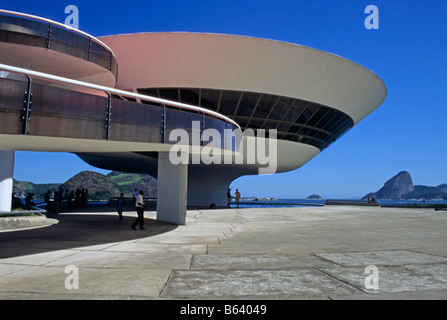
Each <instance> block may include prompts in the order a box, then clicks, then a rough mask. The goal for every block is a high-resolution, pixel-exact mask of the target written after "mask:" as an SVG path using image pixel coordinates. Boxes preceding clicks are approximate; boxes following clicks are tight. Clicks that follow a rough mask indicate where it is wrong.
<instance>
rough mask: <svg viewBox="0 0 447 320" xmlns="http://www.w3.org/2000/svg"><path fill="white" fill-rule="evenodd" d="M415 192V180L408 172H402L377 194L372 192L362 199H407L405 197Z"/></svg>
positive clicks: (386, 183)
mask: <svg viewBox="0 0 447 320" xmlns="http://www.w3.org/2000/svg"><path fill="white" fill-rule="evenodd" d="M413 191H414V185H413V180H412V179H411V176H410V174H409V173H408V172H407V171H401V172H399V173H398V174H397V175H395V176H394V177H392V178H391V179H390V180H388V181H387V182H385V184H384V185H383V187H382V188H380V189H379V190H378V191H377V192H371V193H369V194H367V195H366V196H364V197H363V198H362V199H367V198H372V197H375V198H376V199H377V200H399V199H405V195H406V194H409V193H411V192H413Z"/></svg>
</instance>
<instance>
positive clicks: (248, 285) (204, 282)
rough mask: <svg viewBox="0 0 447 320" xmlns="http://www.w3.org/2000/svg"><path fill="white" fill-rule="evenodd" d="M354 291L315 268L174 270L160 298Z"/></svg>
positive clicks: (277, 296)
mask: <svg viewBox="0 0 447 320" xmlns="http://www.w3.org/2000/svg"><path fill="white" fill-rule="evenodd" d="M355 293H358V291H357V290H356V289H355V288H353V287H351V286H349V285H346V284H345V283H343V282H340V281H337V280H336V279H334V278H332V277H329V276H327V275H325V274H324V273H321V272H319V271H317V270H315V269H297V270H289V271H284V270H274V271H273V270H252V271H245V270H232V271H203V270H199V271H195V270H190V271H178V270H177V271H174V273H173V275H172V276H171V278H170V281H169V284H168V285H167V286H166V288H165V289H164V290H163V293H162V294H161V297H164V298H183V299H191V298H195V299H219V298H235V297H237V298H239V299H241V298H242V299H244V298H245V299H293V298H295V297H303V296H304V297H305V296H309V297H311V296H322V295H330V294H334V295H347V294H355Z"/></svg>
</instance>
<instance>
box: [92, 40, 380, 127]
mask: <svg viewBox="0 0 447 320" xmlns="http://www.w3.org/2000/svg"><path fill="white" fill-rule="evenodd" d="M151 36H173V37H174V36H186V37H197V36H205V37H225V38H226V39H238V40H243V39H247V40H249V41H256V42H267V43H273V44H276V45H279V46H290V47H291V48H300V50H301V51H306V53H307V54H308V55H310V56H312V55H314V54H316V55H319V56H320V57H326V58H325V59H326V60H327V61H326V62H331V63H332V62H333V61H335V62H337V63H343V64H346V65H348V66H350V70H355V71H356V72H360V73H362V74H361V75H357V77H358V76H360V77H362V78H363V82H364V83H365V84H364V85H363V88H359V90H358V91H360V95H362V97H359V96H358V97H356V98H355V99H356V101H357V102H358V103H359V105H360V107H358V106H357V105H356V104H355V103H354V105H353V106H349V107H346V106H344V104H343V103H338V102H336V101H334V102H333V103H332V101H329V100H333V99H331V98H328V97H329V96H330V95H329V94H327V97H325V98H321V97H317V96H314V97H311V98H309V96H308V97H303V96H302V95H300V94H296V95H293V94H284V92H276V91H274V90H273V89H272V91H270V92H268V91H267V90H262V88H260V90H253V88H244V87H242V86H238V87H237V86H235V87H226V86H224V85H222V86H221V87H219V86H217V85H210V86H208V87H207V86H204V85H203V84H204V83H205V82H204V80H203V79H202V80H201V82H200V83H201V84H202V86H200V88H202V89H221V90H237V89H239V90H240V91H247V92H256V93H265V94H274V95H279V96H285V97H291V98H298V99H303V100H306V101H310V102H314V103H319V104H322V105H326V106H328V107H331V108H335V109H337V110H340V111H342V112H344V113H346V114H348V115H349V116H350V117H351V118H352V119H353V121H354V125H356V124H357V123H359V122H360V121H361V120H362V119H364V118H365V117H366V116H367V115H369V114H370V113H371V112H373V111H374V110H375V109H377V108H378V107H379V106H380V105H382V104H383V102H384V101H385V100H386V97H387V94H388V93H387V88H386V85H385V83H384V81H383V80H382V79H381V78H380V77H379V76H378V75H377V74H376V73H375V72H373V71H371V70H370V69H368V68H366V67H364V66H362V65H360V64H358V63H357V62H354V61H352V60H349V59H347V58H344V57H341V56H339V55H336V54H333V53H329V52H325V51H322V50H319V49H315V48H312V47H308V46H304V45H300V44H294V43H291V42H285V41H278V40H272V39H267V38H256V37H252V36H245V35H232V34H221V33H199V32H140V33H127V34H121V35H111V36H104V37H100V39H101V40H103V41H104V42H105V43H107V44H108V45H109V46H110V47H112V48H113V50H114V52H115V53H116V54H117V57H118V61H119V62H120V66H121V68H120V78H121V79H122V78H123V77H125V76H124V74H125V73H126V63H125V61H126V56H125V55H123V54H122V52H121V48H120V46H119V43H120V42H122V41H123V39H125V38H126V39H131V38H134V37H144V38H146V39H145V41H148V39H147V38H148V37H151ZM149 40H150V39H149ZM126 41H128V40H126ZM139 42H142V41H139ZM127 44H128V43H127V42H126V46H125V47H126V49H127V50H128V48H129V47H128V45H127ZM135 45H141V43H138V44H135ZM154 45H156V44H154ZM128 51H130V50H128ZM147 56H148V57H149V56H150V53H148V54H147ZM185 58H186V57H185ZM132 63H133V64H134V65H135V64H137V65H139V66H140V67H141V68H143V67H145V66H146V67H148V66H150V65H148V64H147V61H140V63H138V60H137V61H135V60H133V61H132ZM202 63H203V62H202ZM123 67H124V68H123ZM166 72H167V73H169V70H167V71H166ZM172 72H174V71H172ZM132 74H135V73H134V72H132ZM332 77H333V78H335V76H334V75H332ZM139 78H140V79H138V80H135V78H134V80H133V81H131V82H129V85H128V87H129V88H127V89H131V90H136V89H138V88H144V87H153V88H176V87H178V88H196V89H197V88H198V86H196V85H194V83H193V82H194V81H192V82H191V83H189V84H188V83H186V82H184V83H182V84H183V85H181V86H180V85H179V82H175V81H157V82H154V80H152V79H149V78H147V77H146V79H145V78H144V76H142V75H140V77H139ZM366 78H368V79H366ZM148 79H149V80H148ZM191 79H193V78H191ZM139 80H140V81H139ZM292 80H293V79H292ZM137 82H139V83H138V84H137ZM351 82H352V84H353V85H357V83H356V81H355V80H352V81H351ZM208 83H211V82H208ZM214 84H216V83H214ZM121 85H124V87H126V84H123V83H121ZM325 85H326V86H330V85H332V84H328V83H326V84H325ZM336 86H341V85H340V84H336ZM367 86H374V88H369V90H367V89H366V87H367ZM236 87H237V88H236ZM264 87H266V85H265V83H264ZM352 90H353V91H354V88H353V89H352ZM289 91H293V90H289ZM333 91H334V93H335V95H337V94H340V90H333ZM337 92H338V93H337ZM289 93H290V92H289ZM356 94H357V95H359V92H357V93H356ZM315 95H317V94H315ZM358 109H364V110H360V111H359V110H358Z"/></svg>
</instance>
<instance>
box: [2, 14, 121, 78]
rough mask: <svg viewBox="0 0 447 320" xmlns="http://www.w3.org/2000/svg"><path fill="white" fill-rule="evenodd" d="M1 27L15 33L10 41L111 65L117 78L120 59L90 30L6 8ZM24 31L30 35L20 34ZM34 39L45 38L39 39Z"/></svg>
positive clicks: (102, 64)
mask: <svg viewBox="0 0 447 320" xmlns="http://www.w3.org/2000/svg"><path fill="white" fill-rule="evenodd" d="M2 20H3V21H2ZM2 22H3V26H2ZM0 26H2V28H0V30H2V31H5V32H12V33H14V34H15V36H13V37H11V36H9V37H8V41H11V42H18V43H21V44H26V45H36V46H39V47H45V48H46V49H49V50H53V51H57V52H62V53H65V54H69V55H72V56H76V57H79V58H82V59H85V60H87V61H91V62H93V63H96V64H98V65H101V66H103V67H105V68H107V69H108V70H109V71H111V72H112V73H113V75H114V76H115V77H116V75H117V69H118V67H117V60H116V57H115V55H114V53H113V51H112V50H111V49H110V48H109V47H108V46H107V45H106V44H105V43H104V42H102V41H101V40H99V39H97V38H95V37H94V36H92V35H90V34H88V33H86V32H83V31H81V30H78V29H75V28H72V27H70V26H67V25H65V24H62V23H60V22H56V21H53V20H50V19H46V18H42V17H38V16H34V15H31V14H26V13H21V12H15V11H9V10H2V9H0ZM20 34H22V35H26V36H28V37H20ZM29 37H32V38H29ZM22 38H23V39H22ZM33 38H34V39H35V38H37V39H44V40H42V41H35V40H32V39H33Z"/></svg>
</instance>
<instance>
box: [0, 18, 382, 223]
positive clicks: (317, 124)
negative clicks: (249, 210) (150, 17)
mask: <svg viewBox="0 0 447 320" xmlns="http://www.w3.org/2000/svg"><path fill="white" fill-rule="evenodd" d="M386 95H387V90H386V87H385V85H384V83H383V82H382V80H381V79H380V78H379V77H378V76H377V75H376V74H374V73H373V72H371V71H369V70H368V69H366V68H364V67H362V66H360V65H358V64H356V63H354V62H352V61H350V60H347V59H344V58H342V57H339V56H336V55H333V54H330V53H327V52H323V51H319V50H316V49H313V48H308V47H305V46H301V45H296V44H291V43H285V42H279V41H274V40H266V39H259V38H253V37H247V36H236V35H225V34H208V33H187V32H185V33H182V32H167V33H136V34H125V35H116V36H107V37H101V38H95V37H93V36H91V35H89V34H86V33H84V32H82V31H79V30H76V29H73V28H71V27H68V26H65V25H63V24H61V23H58V22H54V21H51V20H48V19H44V18H41V17H36V16H31V15H27V14H22V13H17V12H10V11H4V10H0V150H1V151H0V163H1V164H2V165H1V167H0V211H9V210H10V209H11V194H12V175H13V168H14V151H15V150H23V151H46V152H71V153H75V154H77V155H78V156H79V157H80V158H81V159H83V160H84V161H86V162H87V163H89V164H91V165H93V166H96V167H99V168H103V169H107V170H117V171H124V172H136V173H148V174H150V175H152V176H153V177H155V178H157V183H158V186H157V219H158V220H161V221H167V222H172V223H176V224H184V223H185V216H186V206H187V205H198V206H209V205H210V204H211V203H214V204H216V205H217V206H226V203H227V198H226V197H227V196H226V194H227V189H228V187H229V185H230V184H231V182H232V181H233V180H234V179H236V178H238V177H240V176H243V175H250V174H259V173H262V172H261V170H260V169H262V168H265V167H266V166H270V167H271V168H273V171H272V172H267V173H279V172H286V171H291V170H295V169H297V168H300V167H301V166H303V165H304V164H305V163H307V162H308V161H309V160H311V159H312V158H314V157H315V156H316V155H318V154H319V153H320V152H321V151H323V150H324V149H326V148H327V147H329V146H330V145H331V144H332V143H333V142H335V141H336V140H337V139H339V138H340V137H341V136H342V135H343V134H345V133H346V132H347V131H349V130H350V129H351V128H352V127H354V126H355V125H357V124H358V123H359V122H360V121H361V120H362V119H364V118H365V117H366V116H368V115H369V114H370V113H371V112H373V111H374V110H375V109H376V108H378V107H379V106H380V105H381V104H382V103H383V102H384V100H385V98H386ZM179 129H181V130H183V131H179ZM179 132H180V133H181V132H186V133H187V134H188V137H189V139H187V140H186V141H183V142H182V141H181V139H180V140H179V138H180V135H178V133H179ZM234 132H238V133H242V135H240V134H239V135H238V134H233V133H234ZM205 133H206V134H207V136H206V137H205ZM245 133H250V134H248V135H247V134H245ZM269 134H271V135H269ZM210 136H212V139H211V138H210ZM173 137H174V138H173ZM211 140H212V141H213V143H212V144H211ZM179 141H180V142H179ZM236 141H237V142H238V143H236ZM208 142H210V143H208ZM180 145H184V146H185V148H183V149H182V148H180ZM173 146H175V147H176V148H177V149H181V150H183V151H185V150H186V152H187V155H186V157H187V159H188V160H189V161H187V162H181V163H173V161H172V157H170V156H171V155H170V152H172V150H173V149H172V147H173ZM261 146H263V148H264V149H265V150H264V149H263V152H261V153H259V152H258V151H259V150H261V149H259V150H256V151H255V149H256V148H261ZM210 147H212V148H210ZM210 150H211V151H210ZM205 151H206V154H207V155H209V154H210V152H211V153H213V152H216V154H219V151H222V152H221V155H222V159H223V158H224V157H227V159H230V160H232V161H214V162H212V163H210V162H206V161H203V154H204V153H203V152H205ZM264 151H265V152H264ZM241 152H242V153H241ZM250 152H252V153H253V152H255V156H252V154H250ZM198 154H201V155H202V158H198V157H196V158H195V156H197V155H198ZM261 155H263V157H261ZM267 156H268V157H267ZM238 157H239V158H238ZM236 158H238V159H239V160H235V159H236ZM266 158H267V160H269V161H271V163H266ZM194 159H196V160H197V159H199V160H200V161H194ZM215 159H217V158H215ZM205 162H206V163H205ZM273 162H274V163H273Z"/></svg>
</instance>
